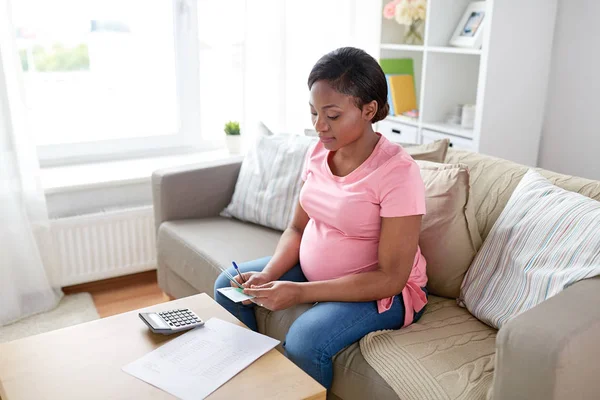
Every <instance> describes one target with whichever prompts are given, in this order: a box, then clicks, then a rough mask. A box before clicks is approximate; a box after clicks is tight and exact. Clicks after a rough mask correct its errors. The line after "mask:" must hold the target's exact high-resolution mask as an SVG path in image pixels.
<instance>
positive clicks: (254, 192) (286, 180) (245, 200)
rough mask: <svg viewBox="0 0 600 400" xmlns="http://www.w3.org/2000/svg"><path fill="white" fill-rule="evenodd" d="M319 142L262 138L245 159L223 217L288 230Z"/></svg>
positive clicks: (295, 138) (290, 137) (308, 138)
mask: <svg viewBox="0 0 600 400" xmlns="http://www.w3.org/2000/svg"><path fill="white" fill-rule="evenodd" d="M315 141H316V139H315V138H310V137H307V136H295V135H276V136H263V137H260V138H259V139H258V141H257V143H256V145H255V146H254V148H253V149H252V150H251V151H249V152H248V154H246V157H244V161H243V162H242V167H241V169H240V174H239V176H238V179H237V183H236V185H235V191H234V193H233V197H232V199H231V203H230V204H229V205H228V206H227V208H225V210H223V212H222V213H221V215H222V216H224V217H234V218H237V219H239V220H242V221H247V222H252V223H255V224H258V225H263V226H266V227H269V228H273V229H278V230H281V231H283V230H284V229H285V228H287V225H288V223H289V221H290V220H291V219H292V217H293V215H294V209H295V207H296V204H297V202H298V195H299V193H300V187H301V185H300V182H301V180H300V172H301V171H302V166H303V165H304V159H305V157H306V152H307V151H308V148H309V147H310V145H311V144H313V143H314V142H315Z"/></svg>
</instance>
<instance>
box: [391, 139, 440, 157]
mask: <svg viewBox="0 0 600 400" xmlns="http://www.w3.org/2000/svg"><path fill="white" fill-rule="evenodd" d="M449 144H450V140H448V139H439V140H436V141H434V142H431V143H427V144H418V145H413V144H410V143H409V144H404V143H400V145H401V146H402V147H404V150H406V152H407V153H408V154H410V155H411V157H412V158H414V159H415V160H422V161H430V162H436V163H443V162H444V160H445V159H446V153H447V152H448V145H449Z"/></svg>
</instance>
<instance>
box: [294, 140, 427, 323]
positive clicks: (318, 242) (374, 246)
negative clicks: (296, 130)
mask: <svg viewBox="0 0 600 400" xmlns="http://www.w3.org/2000/svg"><path fill="white" fill-rule="evenodd" d="M329 154H330V152H329V151H328V150H326V149H325V148H324V147H323V144H322V143H321V142H318V143H317V144H316V146H314V148H313V149H311V150H309V152H308V155H307V158H306V162H305V165H304V169H303V171H302V180H303V181H304V186H303V187H302V191H301V192H300V203H301V204H302V208H304V210H305V211H306V213H307V214H308V216H309V217H310V220H309V221H308V224H307V225H306V228H305V230H304V234H303V235H302V241H301V244H300V265H301V266H302V271H303V272H304V275H305V276H306V278H307V279H308V280H309V281H321V280H328V279H335V278H339V277H342V276H345V275H349V274H357V273H360V272H366V271H373V270H375V269H377V266H378V246H379V236H380V231H381V217H404V216H409V215H423V214H425V187H424V185H423V180H422V179H421V174H420V172H419V167H418V165H417V164H416V163H415V162H414V160H413V159H412V157H411V156H410V155H408V153H406V151H404V149H403V148H402V147H401V146H399V145H397V144H395V143H392V142H390V141H389V140H387V139H386V138H385V137H384V136H381V135H380V139H379V141H378V142H377V145H376V146H375V149H374V150H373V153H371V155H370V156H369V158H367V159H366V160H365V162H363V163H362V164H361V165H360V166H359V167H358V168H356V169H355V170H354V171H352V172H351V173H350V174H348V175H346V176H344V177H339V176H335V175H333V173H332V172H331V169H330V168H329V163H328V162H327V158H328V155H329ZM425 265H426V262H425V258H424V257H423V255H422V254H421V250H420V249H417V253H416V254H415V260H414V263H413V267H412V271H411V274H410V277H409V278H408V282H407V284H406V286H405V287H404V289H403V290H402V298H403V300H404V305H405V308H406V312H405V319H404V326H407V325H410V324H411V323H412V321H413V317H414V312H415V311H416V312H418V311H420V310H421V309H422V308H423V307H424V306H425V304H426V303H427V297H426V295H425V293H424V292H423V291H422V290H421V288H422V287H424V286H425V284H426V283H427V275H426V273H425ZM392 301H393V298H392V297H389V298H384V299H381V300H378V301H377V307H378V310H379V312H380V313H381V312H384V311H386V310H389V309H390V307H391V305H392Z"/></svg>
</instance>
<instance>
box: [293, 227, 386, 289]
mask: <svg viewBox="0 0 600 400" xmlns="http://www.w3.org/2000/svg"><path fill="white" fill-rule="evenodd" d="M378 244H379V240H378V238H357V237H349V236H346V235H344V234H343V233H341V232H339V231H337V230H335V229H332V228H329V229H327V228H326V227H319V226H317V224H315V223H314V221H313V220H310V221H309V222H308V224H307V225H306V228H305V229H304V234H303V235H302V241H301V243H300V266H301V267H302V272H304V276H306V279H308V280H309V281H323V280H328V279H335V278H339V277H341V276H346V275H350V274H356V273H359V272H365V271H371V270H373V269H375V268H376V267H377V262H378V260H377V247H378Z"/></svg>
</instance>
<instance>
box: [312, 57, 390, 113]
mask: <svg viewBox="0 0 600 400" xmlns="http://www.w3.org/2000/svg"><path fill="white" fill-rule="evenodd" d="M321 80H323V81H327V82H328V83H329V84H330V85H331V86H332V87H333V88H334V89H335V90H337V91H338V92H340V93H342V94H345V95H348V96H352V97H354V98H355V99H356V106H357V107H358V108H361V109H362V106H363V105H365V104H367V103H370V102H371V101H373V100H375V101H377V113H376V114H375V116H374V117H373V119H372V120H371V122H372V123H375V122H377V121H381V120H382V119H384V118H385V117H386V116H387V115H388V113H389V110H390V106H389V105H388V103H387V95H388V89H387V82H386V80H385V74H384V73H383V70H382V69H381V67H380V66H379V63H378V62H377V61H376V60H375V59H374V58H373V57H371V56H370V55H369V54H367V52H365V51H364V50H361V49H357V48H354V47H341V48H339V49H337V50H334V51H332V52H330V53H328V54H325V55H324V56H323V57H321V59H319V61H317V63H316V64H315V65H314V67H313V68H312V71H310V75H309V76H308V89H309V90H310V89H311V88H312V86H313V85H314V84H315V82H317V81H321Z"/></svg>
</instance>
